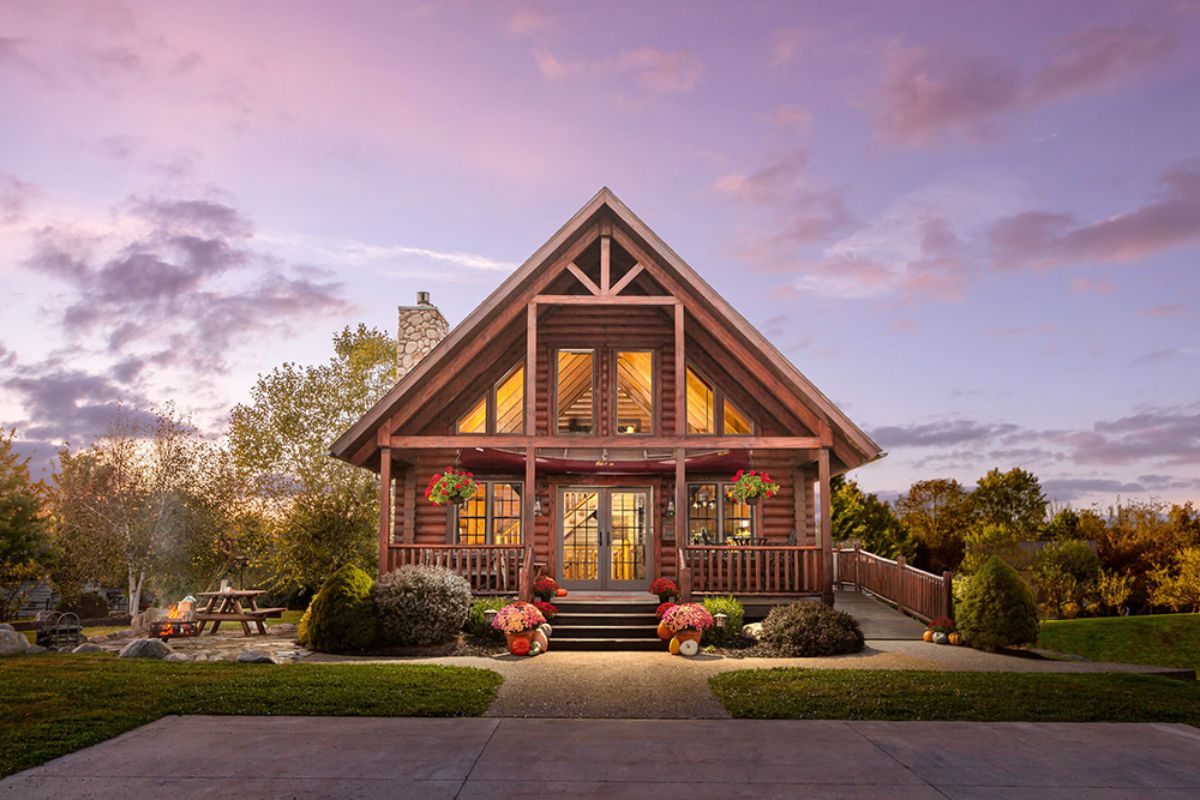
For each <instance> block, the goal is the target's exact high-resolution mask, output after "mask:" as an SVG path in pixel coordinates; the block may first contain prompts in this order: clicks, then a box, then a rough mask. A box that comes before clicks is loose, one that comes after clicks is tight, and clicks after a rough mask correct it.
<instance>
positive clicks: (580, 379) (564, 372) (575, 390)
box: [555, 350, 596, 433]
mask: <svg viewBox="0 0 1200 800" xmlns="http://www.w3.org/2000/svg"><path fill="white" fill-rule="evenodd" d="M557 365H558V373H557V374H558V386H557V389H558V391H557V394H556V395H555V397H556V398H557V402H556V408H557V409H558V412H557V413H558V424H557V430H558V432H559V433H591V432H592V428H593V426H594V424H595V416H596V409H595V402H594V398H595V396H596V392H595V388H596V365H595V352H594V351H592V350H559V351H558V362H557Z"/></svg>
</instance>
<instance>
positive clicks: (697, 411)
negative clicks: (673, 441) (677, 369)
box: [687, 367, 716, 433]
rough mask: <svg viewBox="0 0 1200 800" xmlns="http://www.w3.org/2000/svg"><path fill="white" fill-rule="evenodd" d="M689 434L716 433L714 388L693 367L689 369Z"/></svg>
mask: <svg viewBox="0 0 1200 800" xmlns="http://www.w3.org/2000/svg"><path fill="white" fill-rule="evenodd" d="M687 432H688V433H716V426H715V425H714V424H713V391H712V387H711V386H709V385H708V384H707V383H705V382H704V379H703V378H701V377H700V376H699V375H697V374H696V373H695V372H693V371H692V368H691V367H688V369H687Z"/></svg>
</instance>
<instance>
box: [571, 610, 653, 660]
mask: <svg viewBox="0 0 1200 800" xmlns="http://www.w3.org/2000/svg"><path fill="white" fill-rule="evenodd" d="M554 605H555V606H556V607H557V608H558V616H557V617H556V618H555V620H554V622H553V623H552V624H553V626H554V636H553V637H552V639H551V644H550V647H551V649H554V650H590V651H597V650H606V651H630V650H634V651H645V652H653V651H657V650H662V649H664V648H665V645H664V644H663V642H662V640H661V639H659V638H658V633H657V631H658V617H656V616H655V615H654V612H655V610H656V609H657V608H658V603H657V602H656V601H654V600H636V601H622V600H603V599H589V600H561V601H559V602H557V603H555V604H554Z"/></svg>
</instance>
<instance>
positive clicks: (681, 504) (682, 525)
mask: <svg viewBox="0 0 1200 800" xmlns="http://www.w3.org/2000/svg"><path fill="white" fill-rule="evenodd" d="M686 453H687V451H686V450H684V449H683V448H682V447H677V448H675V520H674V522H675V546H676V547H678V548H679V551H680V552H683V551H684V549H685V548H687V546H688V540H687V471H686V470H685V468H684V464H685V461H686V458H685V454H686ZM682 566H683V565H682V564H677V565H676V566H675V569H676V571H678V570H679V568H680V567H682Z"/></svg>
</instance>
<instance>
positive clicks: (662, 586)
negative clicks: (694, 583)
mask: <svg viewBox="0 0 1200 800" xmlns="http://www.w3.org/2000/svg"><path fill="white" fill-rule="evenodd" d="M650 594H656V595H658V602H660V603H665V602H667V601H668V600H671V599H673V598H675V597H678V596H679V586H677V585H676V584H675V581H673V580H671V579H670V578H655V579H654V582H653V583H651V584H650Z"/></svg>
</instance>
